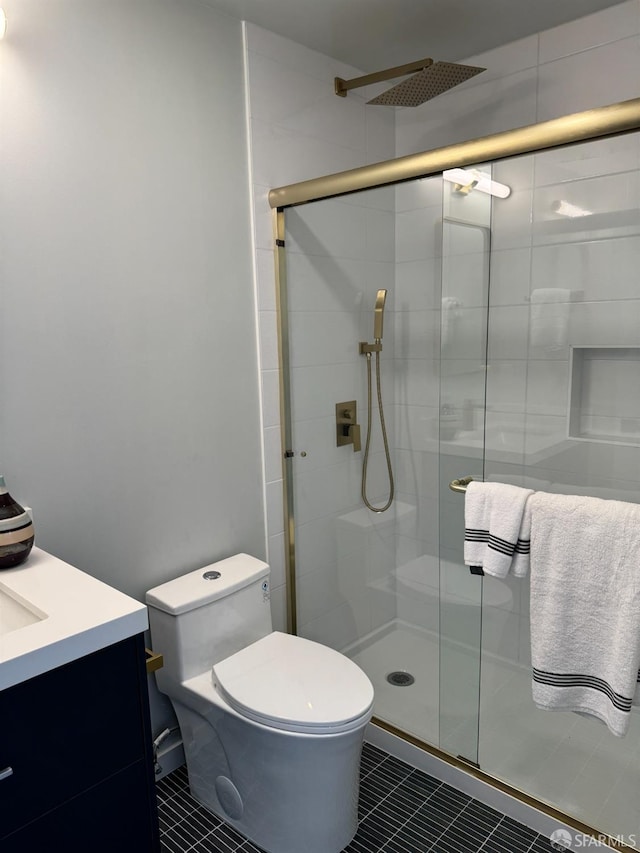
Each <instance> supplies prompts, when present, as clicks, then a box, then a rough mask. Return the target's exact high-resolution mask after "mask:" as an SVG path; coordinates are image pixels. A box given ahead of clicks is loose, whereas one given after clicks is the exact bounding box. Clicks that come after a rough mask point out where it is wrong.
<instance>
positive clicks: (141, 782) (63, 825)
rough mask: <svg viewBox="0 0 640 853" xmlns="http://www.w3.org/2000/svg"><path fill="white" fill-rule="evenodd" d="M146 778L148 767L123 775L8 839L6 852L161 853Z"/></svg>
mask: <svg viewBox="0 0 640 853" xmlns="http://www.w3.org/2000/svg"><path fill="white" fill-rule="evenodd" d="M146 774H147V770H146V767H145V765H144V762H138V763H137V764H134V765H132V766H131V767H128V768H127V769H126V770H122V771H121V772H120V773H117V774H116V775H115V776H112V777H111V778H110V779H107V780H106V781H105V782H102V783H101V784H100V785H96V786H95V788H91V790H89V791H86V792H85V793H84V794H81V795H80V796H78V797H74V799H73V800H71V801H70V802H68V803H65V805H63V806H61V807H60V808H59V809H56V810H55V811H53V812H49V813H48V814H46V815H44V816H43V817H42V818H40V819H39V820H36V821H34V822H33V823H30V824H28V825H27V826H25V827H23V828H22V829H19V830H18V831H17V832H15V833H13V835H10V836H9V837H8V838H5V839H4V841H3V842H2V845H1V847H2V853H26V851H28V850H33V851H37V850H42V851H45V850H61V851H64V853H87V851H91V853H114V851H117V850H122V851H129V850H135V852H136V853H156V851H158V850H159V849H160V843H159V840H158V832H157V828H156V827H155V826H154V823H153V819H152V814H153V813H152V811H151V810H150V809H149V807H148V804H147V803H146V802H144V801H143V802H141V801H140V791H141V790H144V789H145V782H146Z"/></svg>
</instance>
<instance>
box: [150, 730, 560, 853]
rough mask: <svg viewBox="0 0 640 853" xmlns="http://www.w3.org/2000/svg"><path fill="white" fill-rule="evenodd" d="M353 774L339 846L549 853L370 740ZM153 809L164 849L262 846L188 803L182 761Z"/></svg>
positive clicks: (403, 851) (378, 850)
mask: <svg viewBox="0 0 640 853" xmlns="http://www.w3.org/2000/svg"><path fill="white" fill-rule="evenodd" d="M360 775H361V783H360V784H361V787H360V815H359V826H358V832H357V834H356V837H355V838H354V839H353V841H352V842H351V844H349V846H348V847H346V848H345V851H344V853H480V851H482V853H553V848H552V847H551V845H550V844H549V841H548V840H547V839H546V838H543V837H542V836H541V835H537V834H536V833H535V832H534V831H533V830H532V829H529V828H528V827H526V826H523V825H522V824H519V823H516V821H514V820H511V818H509V817H505V815H503V814H500V812H497V811H495V810H494V809H491V808H489V806H485V805H484V804H483V803H481V802H479V801H478V800H473V799H472V798H471V797H469V796H467V795H466V794H462V793H461V792H460V791H457V790H456V789H455V788H452V787H451V786H450V785H446V784H444V783H443V782H440V781H438V780H437V779H434V778H433V777H431V776H428V775H427V774H426V773H422V772H421V771H420V770H414V768H413V767H410V766H409V765H408V764H405V763H404V762H402V761H399V760H398V759H397V758H393V757H392V756H390V755H387V753H385V752H382V751H381V750H380V749H377V748H376V747H374V746H371V745H370V744H365V747H364V750H363V753H362V763H361V772H360ZM158 810H159V814H160V833H161V842H162V851H163V853H186V851H189V853H239V851H241V852H242V853H261V851H260V850H259V848H257V847H255V846H254V845H253V844H251V842H250V841H247V840H246V839H245V838H243V837H242V836H241V835H240V834H239V833H238V832H236V831H235V829H233V828H232V827H230V826H228V825H227V824H225V823H224V822H223V821H221V820H220V819H219V818H217V817H215V815H212V814H211V813H210V812H208V811H206V810H205V809H203V808H202V806H199V805H198V804H197V803H196V802H195V800H194V799H193V798H192V797H191V795H190V794H189V783H188V779H187V773H186V769H185V768H184V767H180V768H179V769H178V770H176V771H174V772H173V773H171V774H169V775H168V776H165V778H164V779H162V780H161V781H160V782H158ZM276 853H277V851H276ZM300 853H304V851H303V850H301V851H300Z"/></svg>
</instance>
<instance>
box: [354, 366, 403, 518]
mask: <svg viewBox="0 0 640 853" xmlns="http://www.w3.org/2000/svg"><path fill="white" fill-rule="evenodd" d="M376 388H377V392H378V412H379V414H380V428H381V430H382V441H383V442H384V453H385V456H386V458H387V473H388V475H389V499H388V501H387V502H386V504H385V505H384V506H373V505H372V504H370V503H369V500H368V498H367V468H368V467H369V446H370V444H371V421H372V417H371V408H372V406H371V397H372V393H371V391H372V388H371V353H370V352H368V353H367V438H366V441H365V445H364V459H363V461H362V500H363V501H364V504H365V506H366V507H367V508H368V509H370V510H371V511H372V512H386V510H388V509H389V507H390V506H391V504H392V503H393V496H394V493H395V485H394V482H393V469H392V467H391V456H390V454H389V440H388V438H387V428H386V426H385V422H384V409H383V407H382V390H381V385H380V353H379V352H376Z"/></svg>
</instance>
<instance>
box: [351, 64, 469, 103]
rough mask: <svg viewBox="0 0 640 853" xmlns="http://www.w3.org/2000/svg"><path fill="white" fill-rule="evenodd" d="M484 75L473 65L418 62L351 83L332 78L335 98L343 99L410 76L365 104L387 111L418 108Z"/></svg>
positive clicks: (369, 75) (360, 78)
mask: <svg viewBox="0 0 640 853" xmlns="http://www.w3.org/2000/svg"><path fill="white" fill-rule="evenodd" d="M482 71H486V68H479V67H478V66H476V65H460V64H459V63H456V62H434V61H433V59H420V60H418V61H417V62H410V63H409V64H408V65H398V66H396V67H395V68H387V69H386V70H385V71H378V72H376V73H375V74H366V75H365V76H364V77H355V78H354V79H353V80H342V79H341V78H340V77H336V78H335V90H336V95H340V96H341V97H343V98H344V97H346V95H347V92H348V90H349V89H358V88H360V86H368V85H370V84H371V83H379V82H381V81H382V80H391V79H393V78H394V77H402V76H406V75H407V74H411V75H412V76H411V77H409V79H408V80H403V81H402V82H401V83H397V84H396V85H395V86H392V87H391V88H390V89H387V91H386V92H383V93H382V94H381V95H378V96H377V97H375V98H372V99H371V100H370V101H367V103H368V104H383V105H385V106H390V107H417V106H420V104H423V103H424V102H425V101H429V100H430V99H431V98H435V97H436V95H441V94H442V93H443V92H446V91H447V89H452V88H453V87H454V86H457V85H458V84H460V83H464V81H465V80H469V79H470V78H471V77H475V75H476V74H480V73H481V72H482Z"/></svg>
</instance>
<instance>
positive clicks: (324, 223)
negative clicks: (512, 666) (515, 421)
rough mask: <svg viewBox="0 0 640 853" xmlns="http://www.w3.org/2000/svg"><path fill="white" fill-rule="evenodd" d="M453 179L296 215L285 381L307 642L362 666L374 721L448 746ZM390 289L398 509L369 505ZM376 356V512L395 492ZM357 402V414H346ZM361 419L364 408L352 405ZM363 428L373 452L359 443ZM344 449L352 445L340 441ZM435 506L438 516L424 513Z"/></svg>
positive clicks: (389, 365) (389, 410) (392, 443)
mask: <svg viewBox="0 0 640 853" xmlns="http://www.w3.org/2000/svg"><path fill="white" fill-rule="evenodd" d="M440 186H441V181H440V180H439V179H433V180H432V181H419V182H412V183H410V184H406V185H402V186H401V187H398V188H395V187H389V188H381V189H377V190H370V191H367V192H361V193H354V194H352V195H349V196H345V197H344V198H339V199H327V200H324V201H319V202H314V203H311V204H307V205H304V206H300V207H295V208H290V209H287V211H286V213H285V216H286V219H285V222H286V234H285V238H286V248H287V289H288V317H287V321H288V340H289V349H290V352H289V366H288V379H289V381H290V389H291V431H292V437H293V446H292V448H291V449H292V451H293V453H294V455H293V456H292V457H291V458H290V459H288V460H287V465H288V466H290V467H289V475H290V477H291V482H292V488H293V502H294V519H293V529H294V532H295V554H296V588H297V589H296V593H297V613H298V633H299V634H300V635H301V636H304V637H307V638H310V639H313V640H317V641H319V642H321V643H324V644H326V645H329V646H332V647H334V648H337V649H339V650H341V651H342V652H344V653H345V654H347V655H349V656H350V657H351V658H352V659H354V660H355V661H357V662H358V663H359V664H360V665H361V666H362V667H363V669H364V670H365V672H366V673H367V674H368V675H369V677H370V678H371V680H372V682H373V684H374V688H375V693H376V699H375V714H376V716H377V717H379V718H381V719H383V720H385V721H386V722H388V723H390V724H392V725H394V726H397V727H398V728H400V729H402V730H404V731H409V732H411V733H412V734H415V735H417V736H419V737H422V738H424V739H426V740H429V741H431V742H437V736H438V690H437V684H438V644H439V641H438V594H439V589H438V573H437V562H436V559H437V558H436V555H437V553H438V543H437V536H438V529H437V523H436V524H435V525H434V523H433V520H432V518H431V515H430V513H429V511H428V509H429V508H430V507H431V506H432V505H433V502H434V499H435V498H434V479H433V478H434V472H435V474H436V476H437V416H438V372H437V334H434V331H433V329H434V328H436V329H437V323H438V321H439V316H440V314H439V307H440V306H439V284H440V282H439V254H440V252H439V248H438V247H439V232H438V228H437V225H438V223H439V222H440V220H441V218H442V201H441V190H440ZM380 290H387V298H386V303H385V310H384V325H383V335H382V340H381V345H382V351H381V352H380V353H379V358H380V365H381V387H382V399H383V410H384V417H385V424H386V429H387V435H388V443H389V450H390V459H391V464H392V469H393V474H394V479H395V497H394V500H393V503H392V505H391V506H390V508H389V509H388V510H387V511H385V512H379V513H378V512H372V511H371V510H370V509H367V508H366V507H365V505H364V503H363V500H362V497H361V483H362V470H363V456H364V452H365V445H366V431H367V425H368V416H367V369H366V364H367V358H366V355H363V354H361V351H360V343H361V342H366V343H367V344H369V345H372V346H374V347H375V338H376V337H377V335H376V334H374V306H375V304H376V298H377V295H378V292H379V291H380ZM377 355H378V353H376V352H375V348H374V351H372V353H371V364H372V374H373V382H372V397H373V400H372V413H373V415H372V426H373V429H372V436H371V445H370V453H369V460H368V472H367V494H368V499H369V501H370V503H372V504H373V505H374V506H376V507H380V506H383V505H384V504H385V502H386V501H387V498H388V495H389V481H388V472H387V462H386V455H385V452H384V445H383V440H382V434H381V428H380V419H379V416H378V413H377V399H376V387H375V361H376V357H377ZM354 402H355V405H356V413H355V416H346V415H345V412H346V410H347V408H350V406H349V404H352V403H354ZM351 408H352V407H351ZM354 426H359V427H360V442H361V445H360V446H358V445H357V442H355V443H354V442H353V441H351V440H350V439H352V438H353V437H354V436H356V434H357V430H356V429H353V427H354ZM341 438H344V439H346V441H345V442H344V443H342V442H339V439H341ZM425 502H426V504H425Z"/></svg>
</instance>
